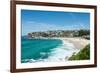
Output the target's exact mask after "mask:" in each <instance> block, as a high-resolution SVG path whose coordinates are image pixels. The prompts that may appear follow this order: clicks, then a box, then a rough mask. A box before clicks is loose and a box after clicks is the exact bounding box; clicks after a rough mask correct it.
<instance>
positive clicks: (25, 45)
mask: <svg viewBox="0 0 100 73" xmlns="http://www.w3.org/2000/svg"><path fill="white" fill-rule="evenodd" d="M61 44H62V41H61V40H59V39H28V38H24V37H22V39H21V63H26V62H30V61H29V60H31V59H32V60H35V61H38V60H40V59H46V58H48V57H49V56H50V54H51V52H52V51H53V49H55V48H56V47H58V46H60V45H61Z"/></svg>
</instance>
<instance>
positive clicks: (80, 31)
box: [78, 30, 90, 36]
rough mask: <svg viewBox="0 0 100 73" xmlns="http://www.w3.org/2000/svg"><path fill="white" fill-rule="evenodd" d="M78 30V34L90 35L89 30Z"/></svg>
mask: <svg viewBox="0 0 100 73" xmlns="http://www.w3.org/2000/svg"><path fill="white" fill-rule="evenodd" d="M78 32H79V35H78V36H84V35H90V31H89V30H79V31H78Z"/></svg>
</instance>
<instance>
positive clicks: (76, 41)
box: [61, 38, 89, 49]
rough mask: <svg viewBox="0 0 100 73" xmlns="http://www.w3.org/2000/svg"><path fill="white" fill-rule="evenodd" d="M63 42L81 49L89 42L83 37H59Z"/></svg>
mask: <svg viewBox="0 0 100 73" xmlns="http://www.w3.org/2000/svg"><path fill="white" fill-rule="evenodd" d="M61 39H62V40H63V41H64V42H69V43H72V44H73V45H74V46H75V49H82V48H84V47H85V46H86V45H87V44H89V40H87V39H84V38H61Z"/></svg>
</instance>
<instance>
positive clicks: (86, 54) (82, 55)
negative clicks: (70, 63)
mask: <svg viewBox="0 0 100 73" xmlns="http://www.w3.org/2000/svg"><path fill="white" fill-rule="evenodd" d="M88 59H90V44H88V45H87V46H85V47H84V48H83V49H82V50H80V52H79V53H77V54H76V55H75V54H73V55H72V56H71V57H70V58H69V60H88Z"/></svg>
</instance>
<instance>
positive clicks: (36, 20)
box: [21, 10, 90, 35]
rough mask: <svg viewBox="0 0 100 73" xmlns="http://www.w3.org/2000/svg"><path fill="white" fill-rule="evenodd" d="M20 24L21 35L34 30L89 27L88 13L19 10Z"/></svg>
mask: <svg viewBox="0 0 100 73" xmlns="http://www.w3.org/2000/svg"><path fill="white" fill-rule="evenodd" d="M21 24H22V35H27V33H29V32H36V31H48V30H75V29H90V14H89V13H82V12H81V13H80V12H56V11H39V10H21Z"/></svg>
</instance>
